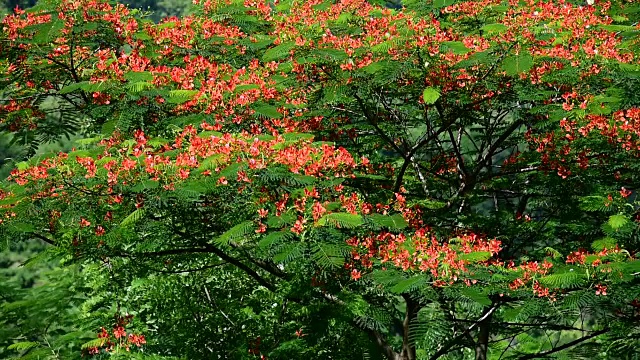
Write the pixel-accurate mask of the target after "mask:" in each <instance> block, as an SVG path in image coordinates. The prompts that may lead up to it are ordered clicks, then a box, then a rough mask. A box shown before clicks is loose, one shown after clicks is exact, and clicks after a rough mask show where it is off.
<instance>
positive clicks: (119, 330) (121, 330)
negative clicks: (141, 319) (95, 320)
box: [113, 326, 127, 339]
mask: <svg viewBox="0 0 640 360" xmlns="http://www.w3.org/2000/svg"><path fill="white" fill-rule="evenodd" d="M125 335H127V332H126V331H124V328H123V327H122V326H118V327H116V328H114V329H113V336H115V338H116V339H120V338H121V337H124V336H125Z"/></svg>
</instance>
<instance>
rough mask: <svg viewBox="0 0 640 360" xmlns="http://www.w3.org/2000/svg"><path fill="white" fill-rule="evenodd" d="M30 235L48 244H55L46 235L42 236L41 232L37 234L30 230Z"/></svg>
mask: <svg viewBox="0 0 640 360" xmlns="http://www.w3.org/2000/svg"><path fill="white" fill-rule="evenodd" d="M31 235H33V236H34V237H35V238H37V239H40V240H42V241H44V242H46V243H47V244H49V245H53V246H56V243H55V242H54V241H53V240H51V239H49V238H48V237H46V236H44V235H42V234H38V233H35V232H32V233H31Z"/></svg>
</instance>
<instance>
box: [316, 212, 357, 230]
mask: <svg viewBox="0 0 640 360" xmlns="http://www.w3.org/2000/svg"><path fill="white" fill-rule="evenodd" d="M362 224H363V219H362V216H360V215H354V214H349V213H332V214H328V215H325V216H323V217H321V218H320V219H319V220H318V222H317V223H316V225H317V226H330V227H335V228H346V229H353V228H357V227H359V226H362Z"/></svg>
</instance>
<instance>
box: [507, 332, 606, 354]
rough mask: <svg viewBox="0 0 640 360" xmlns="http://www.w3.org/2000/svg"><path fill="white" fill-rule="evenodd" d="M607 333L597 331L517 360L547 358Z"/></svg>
mask: <svg viewBox="0 0 640 360" xmlns="http://www.w3.org/2000/svg"><path fill="white" fill-rule="evenodd" d="M608 331H609V329H602V330H598V331H595V332H593V333H591V334H589V335H587V336H583V337H581V338H579V339H576V340H573V341H570V342H568V343H566V344H564V345H561V346H558V347H555V348H553V349H551V350H547V351H541V352H539V353H537V354H529V355H524V356H521V357H519V358H518V360H527V359H540V358H544V357H547V356H549V355H551V354H554V353H557V352H559V351H562V350H566V349H568V348H570V347H573V346H576V345H578V344H580V343H582V342H585V341H587V340H590V339H593V338H594V337H597V336H600V335H602V334H605V333H607V332H608Z"/></svg>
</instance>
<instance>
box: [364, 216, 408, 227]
mask: <svg viewBox="0 0 640 360" xmlns="http://www.w3.org/2000/svg"><path fill="white" fill-rule="evenodd" d="M367 219H368V220H370V221H371V222H372V223H373V224H374V225H376V226H377V227H384V228H388V229H390V230H402V229H404V228H406V227H407V226H408V225H409V224H407V221H406V220H405V219H404V217H403V216H402V214H395V215H382V214H372V215H371V216H368V217H367Z"/></svg>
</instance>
